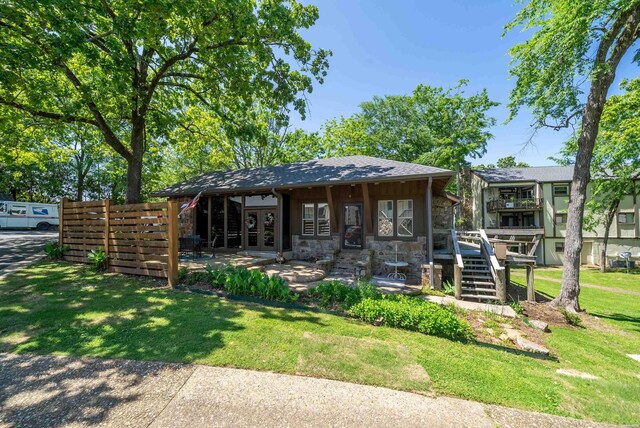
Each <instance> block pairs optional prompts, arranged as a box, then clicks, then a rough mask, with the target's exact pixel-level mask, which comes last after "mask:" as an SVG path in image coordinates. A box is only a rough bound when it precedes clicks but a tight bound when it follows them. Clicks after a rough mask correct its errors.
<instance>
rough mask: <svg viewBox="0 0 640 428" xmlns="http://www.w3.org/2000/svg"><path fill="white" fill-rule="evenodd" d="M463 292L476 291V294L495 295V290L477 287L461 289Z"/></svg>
mask: <svg viewBox="0 0 640 428" xmlns="http://www.w3.org/2000/svg"><path fill="white" fill-rule="evenodd" d="M462 290H463V291H476V292H484V293H493V294H495V293H496V289H495V288H478V287H462Z"/></svg>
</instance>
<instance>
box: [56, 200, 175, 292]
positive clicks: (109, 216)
mask: <svg viewBox="0 0 640 428" xmlns="http://www.w3.org/2000/svg"><path fill="white" fill-rule="evenodd" d="M59 239H60V245H61V246H63V247H66V248H67V251H66V252H65V255H64V258H65V259H66V260H69V261H74V262H81V263H87V262H88V261H89V260H88V259H87V255H88V253H89V252H90V251H91V250H95V249H97V248H102V249H104V252H105V253H106V255H107V260H108V261H107V266H108V270H109V271H110V272H119V273H127V274H134V275H147V276H154V277H160V278H167V279H168V281H169V285H171V286H173V285H174V283H175V281H176V279H177V276H178V206H177V202H157V203H147V204H127V205H113V204H112V203H111V201H110V200H109V199H105V200H101V201H90V202H70V201H67V200H65V199H63V200H62V201H61V202H60V237H59Z"/></svg>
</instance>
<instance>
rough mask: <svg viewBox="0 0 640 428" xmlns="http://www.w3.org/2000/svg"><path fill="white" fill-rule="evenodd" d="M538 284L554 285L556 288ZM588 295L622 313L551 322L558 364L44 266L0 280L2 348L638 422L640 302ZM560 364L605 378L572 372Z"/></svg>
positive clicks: (296, 309) (589, 300) (550, 341)
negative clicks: (588, 321) (577, 323)
mask: <svg viewBox="0 0 640 428" xmlns="http://www.w3.org/2000/svg"><path fill="white" fill-rule="evenodd" d="M537 285H538V284H537ZM545 287H548V290H547V289H546V288H545ZM553 287H555V288H553ZM538 288H539V289H544V290H543V291H545V292H549V293H553V292H554V290H557V284H554V283H550V284H547V285H545V284H539V285H538ZM590 291H600V290H590ZM583 293H584V295H583V297H584V303H583V304H584V305H585V306H588V305H591V304H593V307H594V310H596V309H595V308H596V307H597V306H596V302H599V300H600V299H604V298H605V297H606V299H608V300H607V301H606V302H603V303H598V305H602V308H601V309H598V310H597V311H599V312H601V313H602V314H605V311H610V310H611V308H612V307H615V309H614V310H615V312H616V313H620V314H621V315H623V316H620V317H618V318H619V319H609V318H604V317H603V318H602V328H598V329H594V328H589V329H579V328H553V332H552V333H551V334H548V335H547V345H548V346H549V347H550V348H551V349H552V352H553V354H554V355H555V356H556V357H557V360H550V359H543V358H536V357H534V356H532V355H530V354H524V353H519V352H515V351H513V350H511V349H509V348H503V347H500V346H496V345H489V344H476V343H471V344H464V343H460V342H454V341H450V340H447V339H441V338H437V337H432V336H426V335H422V334H419V333H414V332H408V331H403V330H398V329H392V328H387V327H374V326H371V325H368V324H364V323H362V322H359V321H356V320H352V319H347V318H344V317H342V316H339V315H335V314H331V313H327V312H323V311H318V310H310V309H307V308H304V307H301V306H299V305H298V306H296V305H272V304H267V303H266V302H262V303H260V302H255V301H253V302H252V301H247V300H244V301H242V300H235V299H234V300H230V299H223V298H219V297H213V296H203V295H197V294H189V293H183V292H177V291H173V290H170V289H167V288H161V287H158V283H156V282H154V281H151V280H146V279H140V278H134V277H126V276H121V275H113V274H109V275H102V274H96V273H93V272H91V271H89V270H88V269H86V268H85V267H82V266H78V265H72V264H67V263H52V262H45V263H41V264H38V265H35V266H33V267H30V268H28V269H26V270H23V271H21V272H20V273H18V274H17V275H14V276H12V277H9V278H8V279H6V280H4V281H2V280H0V350H3V351H5V352H31V353H40V354H45V353H46V354H48V353H53V354H72V355H91V356H98V357H119V358H131V359H147V360H163V361H179V362H198V363H202V364H211V365H220V366H232V367H241V368H248V369H258V370H272V371H278V372H285V373H296V374H302V375H308V376H318V377H326V378H331V379H339V380H345V381H350V382H357V383H364V384H371V385H380V386H386V387H390V388H396V389H402V390H408V391H414V392H418V393H423V394H444V395H451V396H457V397H463V398H468V399H472V400H478V401H483V402H487V403H494V404H501V405H507V406H512V407H518V408H524V409H530V410H537V411H543V412H548V413H554V414H560V415H566V416H573V417H579V418H586V419H593V420H598V421H608V422H617V423H628V424H633V423H635V424H638V423H640V382H639V379H638V376H639V375H640V364H639V363H637V362H636V361H634V360H632V359H631V358H628V357H627V356H626V355H625V354H626V353H640V345H639V343H640V332H639V331H638V318H639V317H640V313H639V312H640V310H639V309H638V307H637V306H638V305H635V307H633V306H634V305H631V304H630V303H629V301H631V300H636V301H637V299H635V297H634V298H633V299H630V298H629V297H630V296H627V295H621V294H620V295H618V294H614V293H607V292H601V293H603V294H602V295H601V294H591V293H589V294H588V293H587V291H586V290H584V291H583ZM609 294H611V296H609ZM607 308H609V309H607ZM606 313H609V314H611V312H606ZM610 318H613V317H610ZM558 368H572V369H576V370H580V371H585V372H589V373H592V374H595V375H597V376H599V377H600V379H598V380H595V381H591V380H584V379H578V378H570V377H564V376H561V375H559V374H557V373H556V369H558Z"/></svg>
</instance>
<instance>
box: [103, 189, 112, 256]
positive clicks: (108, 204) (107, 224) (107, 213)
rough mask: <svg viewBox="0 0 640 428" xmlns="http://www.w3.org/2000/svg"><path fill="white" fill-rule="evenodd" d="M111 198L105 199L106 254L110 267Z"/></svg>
mask: <svg viewBox="0 0 640 428" xmlns="http://www.w3.org/2000/svg"><path fill="white" fill-rule="evenodd" d="M110 217H111V199H105V200H104V254H105V255H106V256H107V267H109V233H111V222H110Z"/></svg>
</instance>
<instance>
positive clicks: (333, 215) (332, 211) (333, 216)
mask: <svg viewBox="0 0 640 428" xmlns="http://www.w3.org/2000/svg"><path fill="white" fill-rule="evenodd" d="M325 189H327V204H329V220H330V221H331V232H332V233H338V220H337V219H338V215H337V214H338V213H337V212H336V206H335V204H334V203H333V195H332V194H331V186H325Z"/></svg>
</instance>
